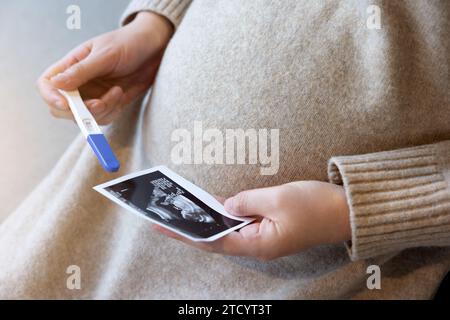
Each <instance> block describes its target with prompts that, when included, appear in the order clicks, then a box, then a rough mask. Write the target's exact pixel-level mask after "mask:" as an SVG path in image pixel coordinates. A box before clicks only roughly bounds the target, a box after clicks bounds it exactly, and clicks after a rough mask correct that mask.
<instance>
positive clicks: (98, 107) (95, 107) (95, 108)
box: [90, 102, 104, 113]
mask: <svg viewBox="0 0 450 320" xmlns="http://www.w3.org/2000/svg"><path fill="white" fill-rule="evenodd" d="M90 109H91V110H92V112H93V113H99V112H102V111H103V109H104V105H103V104H101V103H98V102H94V103H93V104H92V105H91V107H90Z"/></svg>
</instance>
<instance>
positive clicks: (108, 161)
mask: <svg viewBox="0 0 450 320" xmlns="http://www.w3.org/2000/svg"><path fill="white" fill-rule="evenodd" d="M59 92H60V93H61V94H62V95H63V96H64V97H65V98H66V99H67V102H68V103H69V107H70V110H71V111H72V113H73V115H74V117H75V121H76V122H77V124H78V126H79V127H80V129H81V132H82V133H83V135H84V137H85V138H86V139H87V141H88V142H89V144H90V146H91V148H92V150H94V153H95V155H96V156H97V158H98V161H100V163H101V165H102V166H103V168H104V169H105V170H106V171H108V172H116V171H118V170H119V168H120V163H119V161H118V160H117V158H116V156H115V155H114V153H113V151H112V150H111V147H110V146H109V144H108V141H107V140H106V138H105V136H104V135H103V133H102V131H101V130H100V128H99V126H98V124H97V122H96V121H95V119H94V117H93V116H92V114H91V113H90V112H89V110H88V109H87V108H86V105H85V104H84V102H83V99H81V96H80V92H79V91H78V90H76V91H64V90H59Z"/></svg>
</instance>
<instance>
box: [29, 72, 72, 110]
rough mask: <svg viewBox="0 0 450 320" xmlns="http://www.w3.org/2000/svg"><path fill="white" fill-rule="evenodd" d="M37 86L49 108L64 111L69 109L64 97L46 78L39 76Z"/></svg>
mask: <svg viewBox="0 0 450 320" xmlns="http://www.w3.org/2000/svg"><path fill="white" fill-rule="evenodd" d="M37 87H38V90H39V93H40V95H41V96H42V98H43V99H44V101H45V102H46V103H47V105H48V106H49V107H50V108H52V109H55V110H59V111H65V112H67V111H69V105H68V104H67V101H66V99H65V98H64V97H63V96H62V95H61V94H60V93H59V92H58V90H56V88H55V87H53V86H52V85H51V84H50V81H49V80H48V79H46V78H45V77H41V78H39V80H38V82H37Z"/></svg>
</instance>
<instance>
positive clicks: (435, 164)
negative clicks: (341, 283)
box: [328, 141, 450, 260]
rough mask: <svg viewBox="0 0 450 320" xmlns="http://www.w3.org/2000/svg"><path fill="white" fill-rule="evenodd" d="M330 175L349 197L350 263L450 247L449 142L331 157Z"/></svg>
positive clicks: (333, 181)
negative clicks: (411, 250)
mask: <svg viewBox="0 0 450 320" xmlns="http://www.w3.org/2000/svg"><path fill="white" fill-rule="evenodd" d="M328 176H329V179H330V181H331V182H332V183H335V184H341V185H343V186H344V189H345V192H346V195H347V201H348V205H349V208H350V222H351V229H352V240H351V242H349V243H348V249H349V253H350V256H351V258H352V260H358V259H367V258H371V257H374V256H378V255H382V254H387V253H392V252H396V251H401V250H403V249H406V248H411V247H421V246H422V247H423V246H449V245H450V187H449V185H450V141H443V142H439V143H436V144H430V145H424V146H418V147H413V148H406V149H399V150H393V151H387V152H378V153H372V154H365V155H351V156H339V157H333V158H331V159H330V161H329V165H328Z"/></svg>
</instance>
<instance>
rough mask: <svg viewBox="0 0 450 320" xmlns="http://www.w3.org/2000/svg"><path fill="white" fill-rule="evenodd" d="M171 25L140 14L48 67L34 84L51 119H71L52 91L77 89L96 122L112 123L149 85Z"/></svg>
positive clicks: (64, 105)
mask: <svg viewBox="0 0 450 320" xmlns="http://www.w3.org/2000/svg"><path fill="white" fill-rule="evenodd" d="M172 34H173V26H172V24H171V23H170V22H169V20H167V19H166V18H163V17H161V16H159V15H157V14H155V13H151V12H142V13H139V14H138V15H137V16H136V18H135V19H134V20H133V21H132V22H131V23H130V24H128V25H126V26H125V27H122V28H120V29H118V30H116V31H113V32H109V33H106V34H104V35H101V36H99V37H96V38H94V39H91V40H89V41H87V42H85V43H83V44H82V45H80V46H79V47H77V48H75V49H74V50H73V51H71V52H70V53H69V54H67V56H65V57H64V58H63V59H62V60H60V61H58V62H57V63H55V64H54V65H53V66H51V67H50V68H48V69H47V70H46V71H45V72H44V74H43V75H42V76H41V77H40V78H39V80H38V88H39V91H40V93H41V95H42V97H43V98H44V100H45V101H46V102H47V104H48V105H49V107H50V112H51V113H52V115H54V116H55V117H58V118H66V119H72V118H73V116H72V113H71V112H70V109H69V106H68V104H67V102H66V100H65V99H64V97H63V96H62V95H61V94H60V93H59V92H58V90H57V89H63V90H75V89H79V90H80V93H81V96H82V97H83V99H84V100H85V103H86V105H87V107H88V108H89V110H90V111H91V113H92V114H93V116H94V117H95V118H96V120H97V121H98V123H99V124H101V125H104V124H108V123H109V122H111V121H113V120H114V119H115V118H117V116H118V115H119V114H120V112H121V111H122V109H123V107H125V106H127V105H129V104H130V103H131V102H132V101H133V100H135V99H136V98H138V97H139V96H140V95H142V94H143V93H144V92H145V91H146V90H147V89H148V88H149V87H150V85H151V84H152V83H153V81H154V78H155V76H156V72H157V70H158V67H159V64H160V62H161V58H162V55H163V52H164V49H165V48H166V46H167V43H168V42H169V40H170V37H171V36H172Z"/></svg>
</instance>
